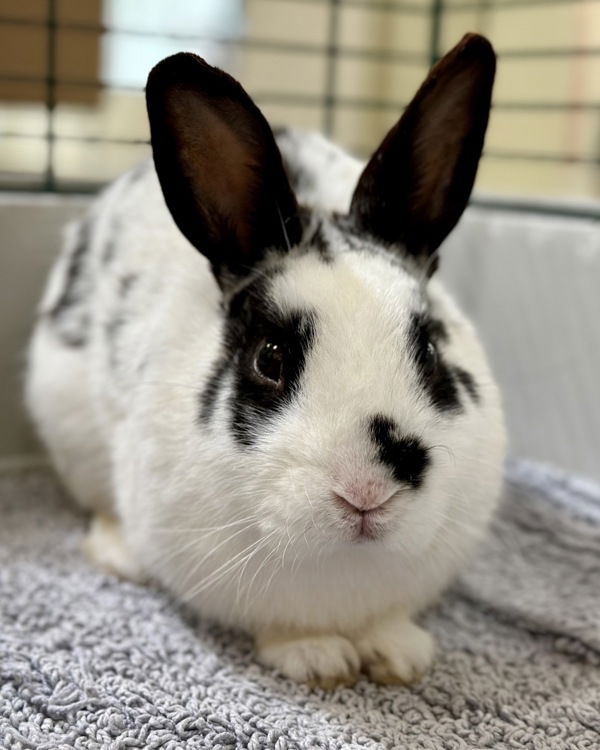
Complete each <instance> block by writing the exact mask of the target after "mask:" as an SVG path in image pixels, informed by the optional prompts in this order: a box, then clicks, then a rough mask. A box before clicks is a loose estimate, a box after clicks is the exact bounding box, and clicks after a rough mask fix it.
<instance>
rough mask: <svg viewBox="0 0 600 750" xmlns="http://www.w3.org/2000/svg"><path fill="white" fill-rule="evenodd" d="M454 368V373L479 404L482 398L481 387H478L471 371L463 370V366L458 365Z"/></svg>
mask: <svg viewBox="0 0 600 750" xmlns="http://www.w3.org/2000/svg"><path fill="white" fill-rule="evenodd" d="M453 369H454V374H455V375H456V377H457V378H458V380H459V382H460V383H461V385H462V386H463V388H464V389H465V390H466V392H467V393H468V394H469V396H470V397H471V399H472V400H473V402H474V403H476V404H478V403H479V402H480V400H481V397H480V395H479V389H478V388H477V384H476V383H475V379H474V378H473V376H472V375H471V373H470V372H467V371H466V370H463V369H462V367H457V366H456V365H455V366H454V368H453Z"/></svg>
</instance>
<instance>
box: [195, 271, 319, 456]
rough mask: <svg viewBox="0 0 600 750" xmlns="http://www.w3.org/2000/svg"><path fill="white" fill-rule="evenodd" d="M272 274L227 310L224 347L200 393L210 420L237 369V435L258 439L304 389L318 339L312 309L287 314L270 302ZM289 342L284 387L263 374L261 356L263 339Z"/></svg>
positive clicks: (248, 442) (246, 442) (250, 441)
mask: <svg viewBox="0 0 600 750" xmlns="http://www.w3.org/2000/svg"><path fill="white" fill-rule="evenodd" d="M270 284H271V280H270V279H269V278H268V277H263V278H261V279H259V280H258V281H255V282H253V283H252V284H249V285H248V286H247V287H245V288H244V289H242V291H241V292H239V293H238V294H237V295H236V296H235V297H234V298H233V299H232V300H231V301H230V303H229V305H228V308H227V311H226V319H225V330H224V347H223V353H222V355H221V356H220V358H219V360H218V361H217V363H216V364H215V366H214V370H213V374H212V376H211V377H210V378H209V380H208V382H207V385H206V386H205V388H204V391H203V393H202V394H201V396H200V420H201V422H203V423H205V424H206V423H208V422H209V421H210V418H211V416H212V414H213V412H214V404H215V401H216V398H217V396H218V393H219V390H220V388H221V384H222V382H223V377H224V375H225V373H226V372H229V371H231V372H232V374H233V394H232V396H231V399H230V404H229V408H230V410H231V427H232V432H233V436H234V438H235V440H236V441H237V442H238V443H239V444H240V445H243V446H245V447H250V446H252V445H254V443H255V442H256V440H257V438H258V436H259V435H260V429H261V425H262V424H264V423H265V422H268V421H269V420H270V419H272V418H273V417H274V416H275V415H276V414H277V413H278V412H279V411H280V410H281V409H282V408H283V407H284V406H285V404H286V403H288V402H289V401H290V400H291V399H292V398H293V397H294V394H295V393H296V392H297V390H298V386H299V382H300V378H301V376H302V372H303V370H304V365H305V360H306V355H307V354H308V352H309V350H310V348H311V345H312V342H313V339H314V320H313V316H312V315H311V314H310V313H307V312H295V313H291V314H287V315H282V314H281V313H279V312H277V311H276V310H274V309H273V308H271V307H270V306H269V304H268V302H266V300H268V299H269V291H268V287H269V285H270ZM265 340H267V341H268V340H277V341H279V342H285V358H284V363H283V380H282V387H280V388H279V387H274V385H273V384H272V383H271V384H270V383H268V382H265V380H264V379H263V380H261V379H260V378H259V377H257V373H256V370H255V364H256V363H255V357H256V352H257V349H258V348H259V347H260V345H261V342H262V341H265Z"/></svg>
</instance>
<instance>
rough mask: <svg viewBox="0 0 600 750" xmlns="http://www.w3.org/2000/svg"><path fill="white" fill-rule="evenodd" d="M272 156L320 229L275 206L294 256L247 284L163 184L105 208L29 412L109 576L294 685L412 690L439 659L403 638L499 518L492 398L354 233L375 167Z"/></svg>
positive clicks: (82, 226)
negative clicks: (184, 613) (83, 513)
mask: <svg viewBox="0 0 600 750" xmlns="http://www.w3.org/2000/svg"><path fill="white" fill-rule="evenodd" d="M151 122H152V112H151ZM153 142H154V140H153ZM279 145H280V149H281V151H282V154H283V158H284V163H285V164H286V167H287V173H288V175H289V177H290V182H291V184H292V187H293V188H295V189H296V195H297V196H298V197H299V198H300V202H301V203H302V204H304V205H305V206H310V210H308V209H307V208H304V209H302V210H301V212H300V213H299V214H298V216H300V218H301V220H300V221H299V223H298V225H297V226H296V227H295V228H294V225H293V224H292V223H288V219H287V217H286V215H285V213H284V210H283V209H281V206H285V199H283V198H282V199H281V201H280V202H279V207H280V208H278V211H279V212H280V213H279V219H280V220H281V226H284V227H287V229H286V231H285V232H284V235H285V237H284V239H285V243H284V244H285V245H286V247H285V248H284V251H285V252H280V251H278V252H271V251H269V252H267V253H266V254H264V256H263V257H262V258H261V261H260V263H258V264H256V263H254V262H252V263H249V264H248V265H247V266H246V265H243V266H237V265H235V264H234V263H233V262H232V261H229V262H228V265H227V266H226V268H225V270H224V269H223V266H220V265H218V263H216V262H215V260H214V258H213V257H211V254H210V241H211V240H212V239H213V234H214V232H215V231H216V230H215V228H214V226H213V225H212V224H211V225H210V231H211V234H210V235H207V249H206V255H207V256H208V257H209V258H210V259H211V263H212V272H211V265H210V264H209V262H207V260H206V259H204V258H202V257H201V256H200V255H199V254H198V253H197V252H196V251H195V250H194V249H193V247H192V246H191V245H190V243H189V242H188V240H187V239H185V238H184V236H183V234H182V233H181V232H180V231H179V229H178V228H177V226H176V224H175V223H174V221H173V219H172V218H171V215H170V213H169V211H168V210H167V207H166V206H165V201H164V198H163V194H162V192H161V188H160V185H159V181H158V179H157V176H156V172H155V170H154V168H153V166H151V165H144V166H142V167H141V168H138V169H137V170H134V171H132V172H130V173H129V174H127V175H125V176H124V177H122V178H121V179H120V180H119V181H117V183H115V185H113V186H112V187H111V188H109V189H108V190H107V191H106V192H105V193H104V194H103V195H102V196H101V197H100V199H99V200H98V201H97V203H96V204H95V205H94V206H93V208H92V209H91V210H90V211H89V213H88V215H87V216H86V217H85V218H84V219H83V220H82V221H81V222H80V223H79V224H78V225H76V226H74V227H72V228H71V230H70V234H69V238H68V242H67V247H66V248H65V252H64V253H63V254H62V256H61V258H60V259H59V261H58V262H57V264H56V267H55V269H54V271H53V273H52V275H51V278H50V281H49V284H48V288H47V290H46V294H45V296H44V299H43V302H42V305H41V310H40V318H39V323H38V326H37V329H36V332H35V335H34V339H33V342H32V347H31V358H30V369H29V378H28V389H27V399H28V404H29V408H30V411H31V413H32V414H33V416H34V418H35V421H36V423H37V426H38V428H39V431H40V434H41V435H42V437H43V439H44V441H45V443H46V444H47V446H48V448H49V450H50V453H51V455H52V457H53V459H54V461H55V464H56V466H57V467H58V469H59V471H60V473H61V475H62V476H63V478H64V480H65V483H66V484H67V486H68V487H69V488H70V490H71V491H72V494H73V495H74V496H75V497H76V498H77V500H78V501H79V502H80V503H81V504H82V505H83V506H85V507H86V508H89V509H90V510H92V511H94V512H96V513H97V514H101V515H99V516H98V519H99V520H97V521H96V523H95V526H94V527H93V530H92V534H91V537H90V549H91V551H92V554H93V556H94V557H95V558H96V559H98V560H99V561H100V562H102V563H104V564H105V565H108V566H109V567H112V568H113V569H115V570H116V571H117V572H120V573H123V574H126V575H131V576H136V575H151V576H153V577H155V578H157V579H158V580H160V581H161V582H162V583H163V584H164V585H165V586H166V587H167V588H169V589H170V590H171V591H173V592H174V593H175V594H176V595H177V596H179V597H180V598H181V599H183V600H186V601H189V602H190V603H191V604H192V605H193V606H194V607H195V608H196V609H197V610H198V611H199V612H201V613H202V614H204V615H206V616H208V617H212V618H215V619H217V620H219V621H221V622H224V623H227V624H230V625H234V626H239V627H242V628H244V629H246V630H248V631H250V632H252V633H254V634H255V636H256V638H257V642H258V645H259V650H260V654H261V657H262V659H263V661H265V662H266V663H269V664H273V665H275V666H277V667H279V668H280V669H281V670H282V671H284V672H285V673H286V674H288V675H290V676H292V677H295V678H297V679H309V680H311V679H312V680H314V681H316V682H318V683H320V684H325V685H327V684H331V683H332V682H336V681H343V680H345V679H351V678H352V677H353V675H354V674H355V672H356V670H357V669H358V668H359V666H360V664H362V665H363V667H364V668H365V669H366V670H367V671H368V672H369V673H370V674H371V676H372V677H374V678H375V679H379V680H382V681H387V680H395V679H401V680H406V679H410V678H411V677H413V676H414V675H416V674H417V673H419V672H421V671H422V670H423V669H424V668H426V666H427V664H428V662H429V661H430V659H431V640H430V638H429V637H428V636H427V634H426V633H424V631H422V630H420V629H419V628H417V627H416V626H414V625H412V623H411V622H410V617H411V616H412V615H413V614H414V613H416V612H418V611H419V610H420V609H422V607H423V606H425V605H426V604H427V603H429V602H431V601H432V600H433V599H434V598H435V596H436V595H437V594H438V593H439V591H440V590H441V589H442V588H443V587H444V586H445V585H446V584H447V583H448V581H449V580H450V578H451V577H452V576H453V575H454V574H455V573H456V571H457V569H458V567H459V566H460V564H461V563H462V562H463V561H464V560H465V559H466V558H467V557H468V555H469V554H470V553H471V551H472V549H473V547H474V545H475V544H476V542H477V541H478V540H479V538H480V536H481V534H482V532H483V530H484V529H485V527H486V525H487V522H488V520H489V517H490V515H491V513H492V511H493V509H494V507H495V504H496V500H497V496H498V491H499V485H500V481H501V462H502V456H503V451H504V429H503V423H502V414H501V408H500V402H499V396H498V392H497V389H496V386H495V384H494V382H493V378H492V376H491V374H490V372H489V369H488V366H487V364H486V360H485V356H484V354H483V351H482V349H481V346H480V344H479V343H478V340H477V337H476V334H475V333H474V331H473V328H472V326H471V325H470V324H469V323H468V321H466V320H465V318H464V317H463V316H462V314H461V313H460V312H459V311H458V310H457V308H456V307H455V305H454V304H453V303H452V301H451V300H450V299H449V297H448V295H447V294H446V293H445V292H444V290H443V289H442V287H441V286H440V285H439V284H438V283H437V282H435V281H428V282H427V283H426V284H425V277H426V271H427V267H426V266H424V267H420V266H419V264H418V263H416V262H415V261H414V260H412V259H411V258H410V257H403V256H402V255H401V254H398V253H396V252H390V251H389V250H388V249H387V247H386V246H385V245H382V244H381V243H380V242H378V241H377V240H376V239H375V238H374V237H372V236H370V235H369V233H365V232H364V231H360V229H359V228H357V227H356V226H355V225H354V224H353V223H352V222H351V221H350V220H349V219H348V217H347V216H346V212H347V211H348V209H349V206H350V202H351V198H352V192H353V190H354V187H355V183H356V181H357V179H358V178H359V176H360V174H361V172H362V169H363V167H362V165H361V164H360V163H359V162H357V161H356V160H354V159H352V158H351V157H348V156H346V155H345V154H343V152H341V151H340V150H339V149H337V148H336V147H334V146H332V145H331V144H328V143H327V142H326V141H325V140H324V139H322V138H321V137H318V136H310V135H306V136H301V135H299V134H295V133H290V132H283V133H281V134H280V136H279ZM155 158H156V146H155ZM160 175H161V167H160V166H159V176H160ZM332 176H333V177H332ZM162 179H163V178H161V181H162ZM215 179H219V178H218V177H217V178H215ZM235 179H236V178H234V183H229V185H230V186H231V185H233V188H231V189H232V190H233V189H234V188H235ZM277 179H281V178H280V177H278V178H277ZM361 179H362V178H361ZM164 190H165V185H164V183H163V191H164ZM353 201H356V197H355V198H354V199H353ZM167 202H168V203H169V198H167ZM353 205H354V202H353ZM169 206H170V208H171V212H173V207H172V205H171V203H169ZM227 210H228V211H229V210H230V207H229V208H228V209H227ZM353 210H357V209H353ZM332 212H339V213H332ZM174 215H175V216H176V220H177V222H178V224H179V226H180V228H182V226H183V225H185V226H186V229H185V230H184V231H185V232H186V234H188V237H191V236H193V233H194V232H195V229H196V225H195V222H192V225H191V228H190V226H188V225H187V224H185V221H186V220H185V219H182V216H181V215H178V214H174ZM206 216H207V217H208V218H205V219H204V220H205V221H206V222H210V221H211V220H212V217H213V216H214V211H211V213H210V214H207V215H206ZM350 216H352V210H351V212H350ZM242 219H243V217H242ZM228 226H229V225H228ZM244 226H245V225H244V223H243V221H241V222H240V223H239V224H236V225H235V228H236V230H237V228H238V227H242V228H244ZM275 226H278V224H277V222H276V223H275ZM261 227H262V225H261ZM254 229H255V228H254V227H253V226H251V227H250V231H254ZM228 231H230V229H229V230H228ZM239 231H240V232H241V229H240V230H239ZM261 231H262V228H261ZM294 232H295V234H294ZM245 237H246V235H245V234H244V235H242V234H240V238H241V239H240V240H239V241H240V242H242V241H244V238H245ZM227 242H231V236H229V235H228V239H227ZM282 242H283V239H282ZM288 242H289V245H290V246H289V247H287V243H288ZM272 244H273V243H269V244H268V246H269V247H270V246H271V245H272ZM200 249H201V250H203V248H200ZM213 274H215V275H216V278H217V281H218V283H219V285H217V283H215V276H214V275H213ZM219 286H220V287H221V289H219ZM274 331H276V333H274ZM272 341H275V343H274V344H273V343H271V342H272ZM283 341H285V342H286V343H285V349H284V359H283V360H282V359H281V356H282V355H281V351H282V349H283V348H284V344H282V343H281V342H283ZM265 342H266V343H265ZM257 347H258V348H257ZM282 362H283V364H282ZM278 368H279V369H278ZM282 373H285V377H284V376H283V375H282Z"/></svg>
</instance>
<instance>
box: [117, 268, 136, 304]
mask: <svg viewBox="0 0 600 750" xmlns="http://www.w3.org/2000/svg"><path fill="white" fill-rule="evenodd" d="M137 278H138V277H137V274H135V273H128V274H125V276H121V278H120V279H119V296H120V297H121V298H122V299H124V298H125V297H127V295H128V294H129V292H130V291H131V288H132V287H133V286H134V284H135V283H136V281H137Z"/></svg>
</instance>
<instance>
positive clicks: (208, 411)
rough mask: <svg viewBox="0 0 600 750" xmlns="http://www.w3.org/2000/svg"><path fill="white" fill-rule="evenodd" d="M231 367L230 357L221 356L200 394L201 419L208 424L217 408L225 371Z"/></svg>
mask: <svg viewBox="0 0 600 750" xmlns="http://www.w3.org/2000/svg"><path fill="white" fill-rule="evenodd" d="M228 369H229V359H228V358H227V357H220V358H219V359H218V360H217V361H216V362H215V364H214V366H213V371H212V374H211V376H210V377H209V379H208V382H207V383H206V385H205V387H204V390H203V391H202V393H201V394H200V421H201V422H202V423H203V424H208V422H210V419H211V417H212V415H213V412H214V410H215V404H216V401H217V396H218V395H219V390H220V388H221V383H222V381H223V378H224V376H225V373H226V372H227V370H228Z"/></svg>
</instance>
